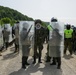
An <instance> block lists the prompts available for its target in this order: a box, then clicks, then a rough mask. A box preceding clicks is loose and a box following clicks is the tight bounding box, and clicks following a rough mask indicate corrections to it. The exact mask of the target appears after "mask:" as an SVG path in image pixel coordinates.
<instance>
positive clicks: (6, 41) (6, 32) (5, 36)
mask: <svg viewBox="0 0 76 75" xmlns="http://www.w3.org/2000/svg"><path fill="white" fill-rule="evenodd" d="M2 34H3V42H4V45H5V46H6V50H7V48H8V45H9V35H10V31H9V29H8V25H5V26H4V29H3V30H2Z"/></svg>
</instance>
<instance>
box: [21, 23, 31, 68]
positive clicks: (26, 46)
mask: <svg viewBox="0 0 76 75" xmlns="http://www.w3.org/2000/svg"><path fill="white" fill-rule="evenodd" d="M22 26H23V28H22V30H21V32H20V43H21V46H22V48H21V49H22V68H24V69H26V65H29V63H28V62H27V60H28V56H29V52H30V46H31V40H30V36H29V33H30V30H31V28H32V26H31V27H30V28H29V25H28V23H26V22H25V23H23V25H22ZM28 28H29V29H28Z"/></svg>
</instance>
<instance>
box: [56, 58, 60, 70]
mask: <svg viewBox="0 0 76 75" xmlns="http://www.w3.org/2000/svg"><path fill="white" fill-rule="evenodd" d="M56 59H57V69H60V68H61V57H57V58H56Z"/></svg>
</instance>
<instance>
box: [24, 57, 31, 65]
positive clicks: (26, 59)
mask: <svg viewBox="0 0 76 75" xmlns="http://www.w3.org/2000/svg"><path fill="white" fill-rule="evenodd" d="M27 60H28V56H26V60H25V64H26V65H30V64H29V63H28V62H27Z"/></svg>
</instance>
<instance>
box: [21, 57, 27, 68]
mask: <svg viewBox="0 0 76 75" xmlns="http://www.w3.org/2000/svg"><path fill="white" fill-rule="evenodd" d="M25 64H26V57H25V56H22V68H23V69H26V66H25Z"/></svg>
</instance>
